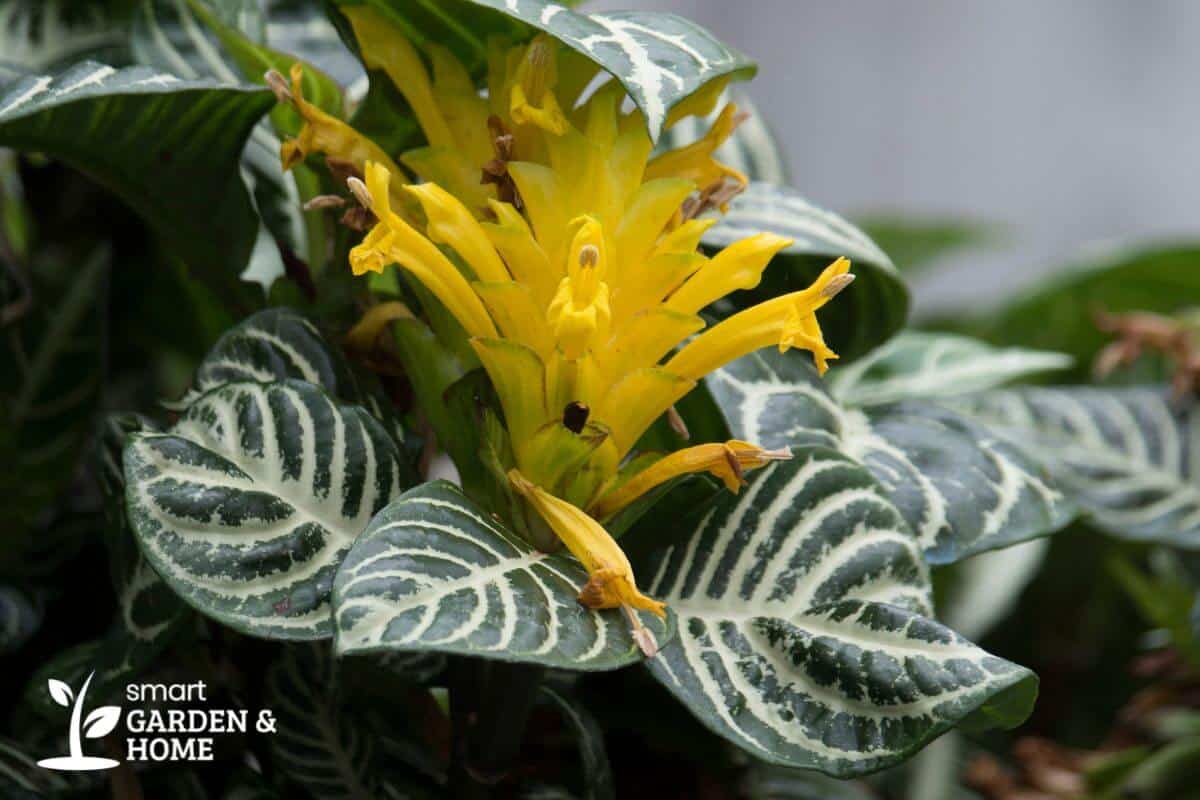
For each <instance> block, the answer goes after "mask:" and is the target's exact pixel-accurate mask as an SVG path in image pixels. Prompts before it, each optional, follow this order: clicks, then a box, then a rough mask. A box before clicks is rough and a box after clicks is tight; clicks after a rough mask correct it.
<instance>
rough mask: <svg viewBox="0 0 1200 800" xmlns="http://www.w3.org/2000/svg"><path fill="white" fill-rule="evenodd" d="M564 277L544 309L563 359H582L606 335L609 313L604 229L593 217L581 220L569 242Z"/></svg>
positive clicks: (610, 318)
mask: <svg viewBox="0 0 1200 800" xmlns="http://www.w3.org/2000/svg"><path fill="white" fill-rule="evenodd" d="M570 253H571V254H570V256H569V261H568V262H567V277H565V278H563V279H562V281H561V282H560V283H559V285H558V290H557V291H556V292H555V294H554V299H553V300H552V301H551V302H550V308H549V309H547V311H546V319H547V320H548V321H549V322H550V327H551V328H552V329H553V330H554V336H555V339H556V340H557V342H558V347H559V349H560V350H561V351H562V354H563V356H564V357H565V358H567V359H570V360H575V359H578V358H582V357H583V355H584V354H585V353H587V351H588V350H589V349H591V347H592V345H593V343H594V342H598V341H603V340H604V339H606V338H607V337H608V331H609V323H610V322H611V320H612V312H611V310H610V306H609V293H608V284H607V283H606V282H605V278H606V277H607V271H608V253H607V246H606V244H605V241H604V231H603V230H602V229H601V227H600V224H599V223H598V222H596V221H595V220H592V219H586V220H584V222H583V224H582V225H581V226H580V228H579V231H578V232H577V233H576V234H575V238H574V240H573V241H572V243H571V249H570Z"/></svg>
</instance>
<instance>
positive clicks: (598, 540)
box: [294, 6, 853, 630]
mask: <svg viewBox="0 0 1200 800" xmlns="http://www.w3.org/2000/svg"><path fill="white" fill-rule="evenodd" d="M345 13H346V14H347V16H348V17H349V18H350V20H351V23H352V24H353V26H354V29H355V31H356V33H357V35H358V37H359V44H360V47H361V49H362V51H363V55H364V58H365V59H366V61H367V64H368V65H369V66H371V67H372V68H378V69H382V70H383V71H385V72H386V73H387V74H388V75H389V76H391V78H392V80H393V81H395V82H396V85H397V87H398V89H399V90H400V92H401V93H402V94H403V95H404V97H405V98H406V100H407V101H408V103H409V105H410V106H412V108H413V111H414V114H415V116H416V117H417V119H418V121H419V123H420V125H421V127H422V130H423V131H424V132H425V135H426V139H427V141H428V142H429V144H428V146H427V147H424V148H421V149H420V150H417V151H410V152H409V153H406V154H404V155H403V156H402V157H401V159H400V160H401V162H402V163H403V164H404V165H405V166H407V167H409V168H410V169H412V170H413V171H414V172H415V173H417V174H418V175H419V176H420V177H422V178H424V179H425V180H426V181H427V182H426V183H422V184H419V185H401V184H402V183H403V182H404V181H405V180H406V178H405V176H404V175H403V174H402V173H401V172H399V169H398V168H397V167H396V166H395V165H394V164H392V163H391V162H390V161H386V160H382V159H375V158H367V159H366V160H365V161H363V163H362V164H361V169H362V172H363V174H364V177H365V183H363V182H361V181H358V180H356V179H352V180H351V185H352V188H353V189H354V191H355V194H356V196H358V197H359V198H360V200H361V201H362V202H363V203H364V205H367V206H368V207H369V208H370V209H371V210H372V211H373V212H374V214H375V216H376V217H377V218H378V224H377V225H376V226H375V227H374V228H373V229H372V230H371V231H370V233H369V234H368V235H367V236H366V238H365V239H364V240H363V242H362V243H361V244H359V245H358V246H357V247H355V248H354V249H353V251H352V252H351V254H350V264H351V268H352V269H353V271H354V273H355V274H363V273H364V272H367V271H374V272H379V271H382V270H383V269H384V268H385V267H387V266H389V265H391V264H396V265H398V266H399V267H400V268H402V269H404V270H406V271H407V272H408V273H410V274H411V275H412V276H413V277H414V278H416V279H417V280H418V281H420V282H421V283H422V284H423V285H424V286H425V287H426V288H427V289H428V290H429V291H430V292H431V293H432V294H433V295H434V296H436V297H437V299H438V300H439V301H440V302H441V303H442V304H443V305H444V306H445V307H446V308H447V309H448V310H449V311H450V312H451V313H452V314H453V315H454V317H455V318H457V320H458V321H459V322H460V323H461V324H462V327H463V328H464V329H465V330H466V332H467V334H468V336H469V337H470V343H471V346H472V347H473V348H474V350H475V352H476V354H477V355H478V357H479V360H480V362H481V363H482V364H483V366H484V368H485V369H486V370H487V373H488V375H489V376H490V378H491V380H492V383H493V385H494V386H495V389H496V392H497V395H498V396H499V399H500V404H501V406H502V410H503V412H504V418H505V423H506V427H507V430H508V432H509V436H510V438H511V443H512V452H513V458H514V460H515V464H514V465H510V466H513V467H514V469H513V470H512V471H511V472H510V473H509V479H510V482H511V484H512V486H513V487H514V488H515V489H516V491H517V493H518V494H519V495H520V496H521V497H522V498H524V500H525V502H526V503H527V504H528V506H529V507H531V508H532V509H533V510H534V511H536V513H537V515H538V516H539V517H540V518H541V519H542V520H544V521H545V523H546V524H547V525H549V527H550V528H551V529H552V530H553V531H554V533H555V534H556V535H557V536H558V537H559V538H560V539H561V540H562V541H563V543H564V544H565V545H566V546H567V548H568V549H569V550H570V551H571V553H573V554H574V555H575V557H576V558H578V559H579V560H580V562H581V563H582V564H583V565H584V566H585V567H586V568H587V570H588V572H589V574H590V575H591V580H590V581H589V583H588V584H587V585H586V586H585V587H584V588H583V591H582V592H581V594H580V600H581V602H583V603H584V604H585V605H588V606H590V607H593V608H613V607H618V606H619V607H623V608H624V609H625V610H626V612H627V613H629V614H630V618H631V620H634V621H635V628H636V629H638V630H640V628H639V627H638V626H637V625H636V617H635V616H633V613H632V610H633V609H644V610H649V611H652V612H654V613H659V614H661V613H662V604H661V603H658V602H657V601H654V600H651V599H650V598H648V597H646V596H644V595H642V594H641V593H640V592H639V591H638V589H637V586H636V582H635V580H634V576H633V572H632V569H631V567H630V565H629V562H628V560H627V559H626V558H625V556H624V554H623V553H622V552H621V549H620V547H619V546H618V545H617V544H616V542H615V541H614V540H613V539H612V537H611V536H610V535H609V534H608V533H607V531H605V529H604V528H603V526H602V525H601V524H600V523H599V522H598V521H597V519H600V520H607V519H610V518H611V517H613V516H614V515H615V514H617V513H618V512H619V511H621V509H623V508H625V507H627V506H628V505H629V504H630V503H632V502H633V501H634V500H636V499H637V498H638V497H640V496H642V495H644V494H645V493H646V492H648V491H650V490H652V489H653V488H655V487H657V486H660V485H662V484H663V483H665V482H667V481H669V480H671V479H672V478H675V477H678V476H680V475H685V474H688V473H695V472H709V473H711V474H713V475H715V476H716V477H718V478H719V479H720V480H722V481H723V482H724V484H725V485H726V486H727V487H728V488H729V489H730V490H731V491H734V492H736V491H737V490H738V489H739V488H740V486H741V485H742V483H743V473H744V472H745V471H747V470H750V469H754V468H757V467H761V466H763V465H765V464H766V463H768V462H769V461H771V460H775V459H781V458H787V457H789V453H788V452H787V451H765V450H763V449H762V448H759V447H757V446H755V445H753V444H750V443H747V442H740V441H731V442H727V443H724V444H720V443H714V444H701V445H697V446H695V447H690V448H687V449H684V450H681V451H678V452H676V453H673V454H671V455H668V456H666V457H665V458H662V459H660V460H657V461H656V462H654V463H649V464H647V459H645V458H643V457H639V458H637V459H634V458H631V457H630V456H631V453H632V451H633V450H634V448H635V445H636V444H637V442H638V440H639V439H640V438H641V436H642V434H643V433H645V432H646V430H647V428H649V426H650V425H651V424H653V423H654V421H655V420H657V419H658V418H659V417H661V416H662V415H663V414H664V413H667V412H668V411H669V410H670V409H672V407H673V405H674V404H675V403H676V402H677V401H678V400H680V399H681V398H682V397H683V396H684V395H686V394H687V393H688V392H689V391H691V390H692V389H693V388H694V387H695V386H696V383H697V382H698V381H700V380H701V379H702V378H703V377H704V376H705V375H707V374H708V373H710V372H712V371H713V370H716V369H718V368H720V367H721V366H723V365H724V364H727V363H728V362H730V361H732V360H734V359H736V358H738V357H740V356H742V355H745V354H747V353H749V352H752V351H754V350H756V349H759V348H762V347H767V346H771V345H776V346H778V347H779V348H780V349H781V350H786V349H788V348H789V347H797V348H803V349H806V350H809V351H811V352H812V353H813V357H814V359H815V361H816V364H817V367H818V369H819V370H820V371H821V372H824V371H825V368H826V366H827V362H828V361H829V360H830V359H833V358H836V357H837V356H836V354H835V353H834V352H833V351H832V350H830V348H829V347H828V346H827V345H826V344H825V341H824V339H823V337H822V334H821V329H820V326H819V325H818V323H817V319H816V312H817V310H818V309H820V308H821V307H822V306H823V305H824V304H825V303H827V302H828V301H829V300H830V299H831V298H832V297H833V296H834V295H835V294H836V293H837V292H838V291H839V290H840V289H842V288H843V287H844V286H845V285H846V284H848V283H849V281H850V280H851V279H852V277H853V276H852V275H850V274H849V272H848V270H849V267H850V264H849V262H848V261H847V260H846V259H838V260H837V261H835V262H834V263H833V264H831V265H830V266H829V267H828V268H827V269H826V270H825V271H824V272H823V273H822V274H821V276H820V277H819V278H818V279H817V280H816V282H814V283H813V285H812V286H810V287H809V288H808V289H805V290H803V291H799V292H793V293H791V294H788V295H785V296H782V297H777V298H774V299H772V300H769V301H767V302H765V303H762V304H759V305H757V306H754V307H752V308H749V309H746V310H744V311H742V312H740V313H737V314H734V315H733V316H731V317H729V318H727V319H725V320H724V321H722V322H720V323H719V324H717V325H715V326H713V327H712V328H710V329H708V330H705V328H706V323H705V321H704V320H703V319H702V318H701V317H700V316H699V313H700V312H701V310H703V309H704V308H706V307H708V306H710V305H711V304H712V303H714V302H715V301H717V300H719V299H721V298H723V297H725V296H726V295H728V294H730V293H732V292H734V291H737V290H741V289H749V288H752V287H754V286H756V285H757V284H758V283H759V280H760V278H761V276H762V273H763V271H764V269H765V268H766V266H767V264H768V263H769V262H770V260H771V258H772V257H773V256H774V255H775V254H776V253H778V252H779V251H780V250H782V249H783V248H785V247H787V246H788V245H789V244H790V243H791V242H790V240H788V239H785V238H783V237H780V236H775V235H772V234H759V235H756V236H751V237H749V238H747V239H744V240H742V241H739V242H737V243H735V244H733V245H731V246H729V247H726V248H725V249H724V250H722V251H721V252H719V253H717V254H716V255H714V256H712V257H711V258H709V257H706V256H705V255H703V254H702V253H701V252H699V250H698V245H699V241H700V237H701V235H702V234H703V233H704V231H705V230H706V229H707V228H708V227H709V226H710V225H711V224H712V221H711V220H708V219H696V218H693V217H692V213H689V212H688V210H687V209H689V208H691V210H692V211H694V208H695V203H694V202H692V203H691V204H690V205H689V198H694V197H695V196H696V193H697V192H701V193H702V194H703V193H704V192H710V193H712V192H713V191H714V187H720V186H724V185H734V186H736V185H740V184H741V183H744V181H745V178H744V177H743V176H741V175H740V174H739V173H737V172H736V171H734V170H731V169H728V168H727V167H724V166H723V165H720V164H719V163H718V162H716V161H715V160H714V158H713V152H714V151H715V150H716V148H717V147H718V146H719V145H720V144H721V142H722V141H724V139H725V138H726V137H727V136H728V135H729V133H730V132H731V131H732V129H733V126H734V125H735V124H736V122H737V114H736V109H734V108H733V107H732V106H730V107H728V108H727V109H726V110H725V111H723V112H722V114H721V115H720V116H719V117H718V120H717V122H716V124H715V125H714V128H713V131H712V132H710V133H709V134H708V135H707V136H705V137H704V138H703V139H702V140H701V141H699V142H697V143H695V144H693V145H689V146H687V147H683V148H680V149H678V150H674V151H670V152H667V153H664V154H661V155H658V156H656V157H655V156H652V152H651V151H652V147H651V142H650V139H649V136H648V134H647V132H646V128H645V124H644V119H643V117H642V115H641V113H640V112H639V111H636V110H635V111H630V112H623V111H622V103H623V102H624V101H625V99H626V97H625V94H624V92H623V90H622V89H621V87H620V85H619V84H618V83H616V82H615V81H610V82H608V83H606V84H603V85H601V86H600V87H599V88H597V89H596V90H595V91H594V92H593V93H592V94H591V95H590V97H587V98H586V99H585V100H582V101H581V96H582V95H581V93H582V92H583V89H584V88H585V86H587V84H588V83H589V82H590V81H591V80H592V78H593V77H594V75H595V67H594V65H591V64H590V63H589V62H587V61H586V59H583V58H582V57H581V56H579V55H578V54H576V53H574V51H571V50H568V49H567V48H563V47H561V46H559V45H557V44H556V43H555V42H554V41H553V40H551V39H549V38H547V37H545V36H539V37H537V38H535V39H534V40H533V41H532V42H531V43H529V44H527V45H523V46H518V47H513V48H508V49H504V48H502V47H500V46H499V45H497V44H495V43H493V44H492V47H491V57H490V59H489V71H488V78H487V80H488V87H489V91H488V94H487V96H486V97H484V96H482V95H480V94H478V93H476V92H475V91H474V90H473V89H472V88H471V86H470V81H469V79H468V78H467V73H466V70H465V69H463V67H462V65H460V64H458V63H457V62H456V61H454V59H453V57H452V56H451V55H450V54H449V53H448V52H447V51H445V50H443V49H440V48H436V47H434V48H430V49H429V53H428V55H429V59H430V62H431V63H432V66H433V73H432V75H430V73H429V71H428V70H427V69H426V67H425V62H424V61H423V60H422V59H421V58H420V55H419V54H418V53H417V51H416V50H415V48H413V46H412V45H411V44H410V43H409V42H408V40H407V39H406V38H405V37H404V36H403V34H401V33H400V32H398V31H396V30H395V29H392V28H390V25H389V23H387V22H386V21H385V20H383V19H382V18H381V17H379V16H378V15H377V14H376V13H375V12H373V11H371V10H370V9H369V8H368V7H366V6H355V7H350V8H347V9H345ZM294 91H296V92H297V93H298V90H294ZM716 94H717V93H716V91H706V92H703V93H701V96H699V97H696V98H693V99H692V100H691V101H689V104H688V109H687V110H688V112H689V113H708V111H709V110H710V109H711V107H712V103H713V101H714V100H715V97H716ZM298 108H299V110H300V111H301V113H302V114H305V116H306V119H308V120H309V122H310V124H311V125H312V126H313V127H314V128H317V129H321V126H325V125H327V124H328V123H327V122H326V121H324V120H322V119H321V118H319V117H318V116H316V115H311V114H310V113H308V112H306V110H305V108H304V107H303V106H298ZM301 140H302V141H304V142H306V143H305V144H304V145H303V146H304V148H306V150H305V151H306V152H308V151H311V150H313V149H314V148H316V147H317V146H319V145H328V144H330V143H333V142H334V137H331V136H324V137H322V136H320V135H317V134H313V135H310V136H308V137H307V139H306V138H305V134H302V135H301ZM324 152H326V154H327V155H328V156H331V157H335V158H345V157H346V154H345V153H341V152H337V151H334V150H332V149H326V150H325V151H324ZM356 152H357V151H356ZM481 172H482V173H483V175H484V177H485V179H486V180H485V181H484V182H481V181H480V175H481ZM401 204H403V205H401ZM397 206H400V207H402V208H403V209H405V210H407V209H408V208H410V207H411V208H412V210H413V212H414V213H413V214H412V215H409V214H407V213H406V214H405V215H404V216H402V215H401V214H398V213H396V212H395V211H394V210H393V209H394V208H396V207H397ZM364 324H365V323H364ZM374 329H375V328H372V327H370V326H367V327H366V328H364V330H366V331H367V332H368V333H369V332H370V330H374ZM364 335H366V334H364ZM623 464H624V465H625V466H624V467H622V465H623Z"/></svg>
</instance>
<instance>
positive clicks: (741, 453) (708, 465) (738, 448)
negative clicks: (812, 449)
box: [588, 439, 792, 519]
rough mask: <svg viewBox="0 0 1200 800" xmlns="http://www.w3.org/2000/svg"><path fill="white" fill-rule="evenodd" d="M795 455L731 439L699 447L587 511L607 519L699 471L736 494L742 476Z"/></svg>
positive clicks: (644, 474) (657, 466) (654, 468)
mask: <svg viewBox="0 0 1200 800" xmlns="http://www.w3.org/2000/svg"><path fill="white" fill-rule="evenodd" d="M791 457H792V452H791V451H790V450H788V449H786V448H784V449H781V450H764V449H763V448H761V447H758V446H757V445H753V444H750V443H749V442H742V441H738V440H737V439H731V440H730V441H728V442H725V443H723V444H722V443H713V444H700V445H696V446H695V447H688V448H685V449H683V450H677V451H675V452H674V453H671V454H670V455H668V456H665V457H664V458H662V459H660V460H658V461H657V462H655V463H654V464H653V465H651V466H649V467H647V468H646V469H644V470H642V471H641V472H638V473H637V474H636V475H634V476H633V477H632V478H630V479H629V480H628V481H626V482H625V483H624V484H622V485H620V486H618V487H617V488H615V489H613V490H612V491H610V492H608V493H606V494H603V495H601V497H600V499H599V500H598V501H597V502H595V503H594V504H593V505H592V506H591V507H590V508H589V509H588V511H589V512H591V513H592V514H593V515H594V516H595V517H596V518H597V519H608V518H609V517H611V516H612V515H613V514H615V513H617V512H618V511H620V510H621V509H622V508H625V507H626V506H627V505H629V504H630V503H632V502H633V501H634V500H636V499H638V498H639V497H641V496H642V495H644V494H646V492H649V491H650V490H651V489H654V488H655V487H657V486H661V485H662V484H664V483H666V482H667V481H669V480H671V479H672V478H677V477H679V476H680V475H690V474H692V473H696V472H708V473H710V474H712V475H713V476H715V477H716V478H718V479H720V481H721V482H722V483H724V484H725V488H727V489H728V490H729V491H731V492H733V493H734V494H737V493H738V491H740V490H741V488H742V486H744V485H745V483H746V481H745V478H744V477H743V474H744V473H745V472H747V471H748V470H752V469H757V468H758V467H762V466H766V465H767V464H769V463H770V462H772V461H786V460H787V459H789V458H791Z"/></svg>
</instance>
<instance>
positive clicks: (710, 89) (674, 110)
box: [666, 75, 729, 128]
mask: <svg viewBox="0 0 1200 800" xmlns="http://www.w3.org/2000/svg"><path fill="white" fill-rule="evenodd" d="M728 85H729V76H728V75H722V76H721V77H719V78H714V79H713V80H711V81H709V82H708V83H706V84H704V86H702V87H700V89H698V90H697V91H695V92H692V93H691V94H689V95H688V96H687V97H685V98H684V99H683V100H681V101H680V102H678V103H676V104H675V105H674V106H672V107H671V112H670V113H669V114H667V125H666V127H667V128H670V127H671V126H672V125H674V124H675V123H676V122H678V121H679V120H681V119H683V118H684V117H693V116H695V117H707V116H708V115H709V114H711V113H712V110H713V109H714V108H716V105H717V101H718V100H720V99H721V92H723V91H725V87H726V86H728Z"/></svg>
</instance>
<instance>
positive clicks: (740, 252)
mask: <svg viewBox="0 0 1200 800" xmlns="http://www.w3.org/2000/svg"><path fill="white" fill-rule="evenodd" d="M792 241H793V240H792V239H787V238H785V237H783V236H776V235H775V234H773V233H760V234H757V235H755V236H750V237H748V238H746V239H742V240H741V241H738V242H734V243H733V244H731V245H729V246H728V247H726V248H725V249H724V250H722V251H721V252H719V253H717V254H716V255H715V256H713V257H712V260H710V261H709V262H708V263H707V264H705V265H704V266H703V267H702V268H701V269H700V271H699V272H697V273H696V274H695V275H693V276H692V277H690V278H688V280H687V282H686V283H684V284H683V286H681V287H679V289H678V291H676V292H675V293H674V294H672V295H671V298H670V299H669V300H667V307H668V308H670V309H673V310H675V311H679V312H682V313H684V314H695V313H696V312H698V311H700V310H701V309H702V308H705V307H706V306H708V305H709V304H710V303H712V302H714V301H716V300H719V299H721V298H722V297H724V296H725V295H727V294H730V293H731V292H733V291H735V290H737V289H753V288H754V287H755V286H757V285H758V282H759V281H760V280H761V279H762V273H763V270H764V269H766V268H767V264H768V263H770V261H771V259H772V258H773V257H774V256H775V254H776V253H778V252H779V251H780V250H782V249H783V248H785V247H787V246H789V245H790V244H791V243H792Z"/></svg>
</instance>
